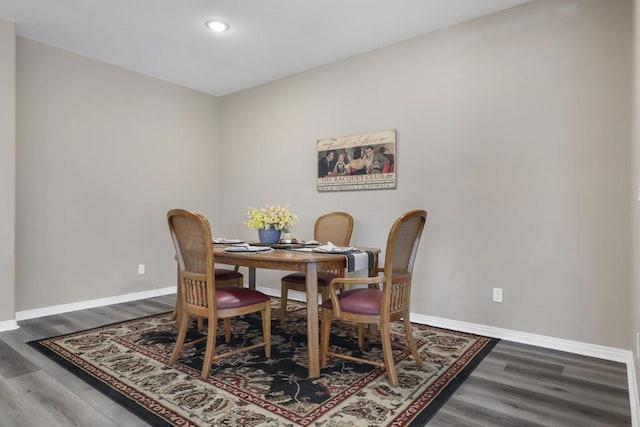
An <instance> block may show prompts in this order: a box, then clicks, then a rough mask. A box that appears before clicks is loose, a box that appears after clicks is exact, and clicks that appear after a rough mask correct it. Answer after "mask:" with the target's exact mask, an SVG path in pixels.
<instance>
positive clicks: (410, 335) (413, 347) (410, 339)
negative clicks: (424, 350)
mask: <svg viewBox="0 0 640 427" xmlns="http://www.w3.org/2000/svg"><path fill="white" fill-rule="evenodd" d="M403 320H404V333H405V335H406V336H407V344H409V349H410V350H411V354H412V355H413V360H415V361H416V365H418V366H422V359H421V358H420V353H419V352H418V348H417V347H416V343H415V341H414V340H413V332H412V330H411V322H410V321H409V315H408V313H405V315H404V318H403Z"/></svg>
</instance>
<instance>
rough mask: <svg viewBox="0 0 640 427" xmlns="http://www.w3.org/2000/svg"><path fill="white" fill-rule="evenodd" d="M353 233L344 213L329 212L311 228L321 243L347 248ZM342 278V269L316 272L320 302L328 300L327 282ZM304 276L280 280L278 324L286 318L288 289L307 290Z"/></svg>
mask: <svg viewBox="0 0 640 427" xmlns="http://www.w3.org/2000/svg"><path fill="white" fill-rule="evenodd" d="M352 232H353V217H352V216H351V215H349V214H348V213H346V212H331V213H327V214H324V215H322V216H321V217H319V218H318V219H317V220H316V223H315V226H314V228H313V238H314V239H315V240H317V241H318V242H321V243H327V242H331V243H333V244H334V245H336V246H348V245H349V242H350V241H351V233H352ZM341 276H344V269H339V270H334V271H318V291H319V292H320V295H321V296H322V300H323V301H324V300H325V299H327V298H329V293H328V285H329V282H330V281H331V280H332V279H334V278H336V277H341ZM306 280H307V279H306V276H305V274H304V273H301V272H298V273H291V274H287V275H286V276H284V277H283V278H282V281H281V285H280V298H281V307H280V322H281V323H284V321H285V320H286V317H287V299H288V296H289V289H294V290H297V291H301V292H305V291H306V290H307V285H306Z"/></svg>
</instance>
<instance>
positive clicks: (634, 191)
mask: <svg viewBox="0 0 640 427" xmlns="http://www.w3.org/2000/svg"><path fill="white" fill-rule="evenodd" d="M633 12H634V13H633V22H634V26H633V31H634V33H633V109H632V112H633V116H632V117H633V121H632V132H633V133H632V141H631V148H632V155H631V194H630V199H631V200H632V204H631V259H632V263H631V298H630V299H629V301H630V305H631V318H632V326H631V331H630V336H629V347H630V348H631V349H633V351H634V354H635V356H636V357H635V358H634V362H635V371H636V382H637V383H640V364H639V363H638V362H639V360H640V359H639V358H640V354H638V345H640V343H638V337H637V334H638V333H640V262H638V261H637V260H638V256H640V116H639V114H640V27H639V26H638V25H639V24H640V2H639V1H638V0H634V2H633Z"/></svg>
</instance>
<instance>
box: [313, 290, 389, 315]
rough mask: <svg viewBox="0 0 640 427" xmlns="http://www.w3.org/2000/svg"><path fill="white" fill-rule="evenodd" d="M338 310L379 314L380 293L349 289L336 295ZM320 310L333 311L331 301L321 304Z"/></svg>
mask: <svg viewBox="0 0 640 427" xmlns="http://www.w3.org/2000/svg"><path fill="white" fill-rule="evenodd" d="M338 301H340V308H341V309H342V311H343V312H346V313H354V314H372V315H379V314H380V306H381V305H382V291H381V290H379V289H369V288H366V289H351V290H350V291H346V292H342V293H340V294H338ZM322 308H328V309H331V310H332V309H333V304H332V303H331V300H330V299H328V300H326V301H325V302H324V303H322Z"/></svg>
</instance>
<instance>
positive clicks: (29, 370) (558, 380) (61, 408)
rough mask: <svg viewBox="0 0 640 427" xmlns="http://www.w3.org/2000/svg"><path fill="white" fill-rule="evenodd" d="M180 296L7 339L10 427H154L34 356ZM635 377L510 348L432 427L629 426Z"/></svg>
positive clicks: (0, 390) (2, 408) (36, 323)
mask: <svg viewBox="0 0 640 427" xmlns="http://www.w3.org/2000/svg"><path fill="white" fill-rule="evenodd" d="M174 301H175V297H174V296H164V297H158V298H152V299H147V300H142V301H136V302H130V303H124V304H117V305H113V306H109V307H100V308H95V309H89V310H81V311H75V312H72V313H67V314H62V315H56V316H49V317H44V318H39V319H33V320H27V321H22V322H20V328H19V329H17V330H15V331H8V332H2V333H0V427H5V426H6V427H14V426H24V427H36V426H83V427H84V426H91V427H96V426H105V427H106V426H118V427H122V426H126V427H135V426H145V425H147V424H146V423H145V422H143V421H142V420H140V419H139V418H137V417H136V416H135V415H132V414H131V413H129V412H127V411H126V410H125V409H123V408H122V407H120V406H119V405H117V404H116V403H114V402H112V401H111V400H110V399H109V398H107V397H105V396H103V395H102V394H101V393H100V392H98V391H96V390H94V389H93V388H92V387H90V386H89V385H87V384H86V383H85V382H84V381H82V380H79V379H78V378H76V377H75V376H74V375H72V374H70V373H68V372H67V371H65V370H64V369H62V368H61V367H60V366H58V365H57V364H56V363H54V362H52V361H50V360H49V359H47V358H46V357H45V356H43V355H41V354H40V353H38V352H37V351H35V350H33V349H31V348H30V347H29V346H27V345H26V344H25V343H26V342H28V341H31V340H34V339H39V338H45V337H49V336H53V335H60V334H64V333H69V332H74V331H77V330H82V329H88V328H91V327H95V326H100V325H104V324H108V323H113V322H118V321H121V320H127V319H132V318H136V317H140V316H144V315H148V314H155V313H161V312H165V311H169V310H171V309H172V308H173V303H174ZM629 425H631V415H630V407H629V393H628V390H627V376H626V367H625V366H624V365H623V364H621V363H616V362H609V361H605V360H600V359H594V358H589V357H584V356H577V355H574V354H569V353H564V352H560V351H555V350H547V349H543V348H539V347H533V346H527V345H523V344H517V343H512V342H506V341H502V342H501V343H499V344H498V345H497V346H496V347H495V348H494V349H493V350H492V352H491V353H490V354H489V355H488V356H487V357H486V358H485V359H484V360H483V361H482V363H481V364H480V365H479V366H478V367H477V368H476V370H475V371H474V372H473V374H472V375H471V376H470V377H469V379H468V380H467V381H466V382H465V383H464V384H463V385H462V386H461V387H460V388H459V389H458V391H457V392H456V393H455V395H454V396H453V397H452V398H451V399H450V400H449V401H448V402H447V403H446V404H445V405H444V406H443V407H442V409H441V410H440V411H439V412H438V413H437V414H436V416H435V417H434V418H433V419H432V420H431V422H430V423H429V426H436V427H444V426H451V427H464V426H473V427H476V426H491V427H497V426H580V427H588V426H606V427H613V426H629Z"/></svg>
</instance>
